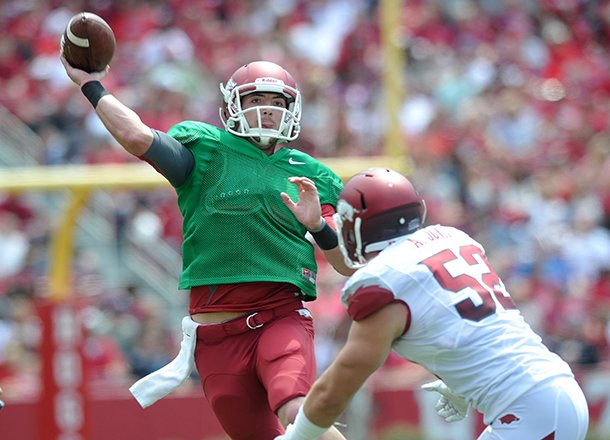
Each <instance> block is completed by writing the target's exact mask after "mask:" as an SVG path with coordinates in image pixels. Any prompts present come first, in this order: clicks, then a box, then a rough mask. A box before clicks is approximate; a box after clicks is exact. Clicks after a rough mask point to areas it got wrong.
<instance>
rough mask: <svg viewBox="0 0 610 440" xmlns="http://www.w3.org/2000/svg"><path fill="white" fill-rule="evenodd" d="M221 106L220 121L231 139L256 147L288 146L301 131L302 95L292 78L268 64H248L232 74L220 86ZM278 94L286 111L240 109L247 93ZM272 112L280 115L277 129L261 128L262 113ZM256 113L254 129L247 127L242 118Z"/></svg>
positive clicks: (276, 109)
mask: <svg viewBox="0 0 610 440" xmlns="http://www.w3.org/2000/svg"><path fill="white" fill-rule="evenodd" d="M220 91H221V92H222V96H223V98H224V103H223V105H222V106H221V107H220V109H219V115H220V120H221V121H222V123H223V125H224V127H225V129H226V130H227V131H228V132H229V133H233V134H234V135H237V136H241V137H247V138H251V140H252V141H253V142H255V143H257V144H259V145H262V146H268V145H270V144H272V143H273V142H276V141H280V142H290V141H293V140H295V139H296V138H297V137H298V136H299V132H300V130H301V125H300V120H301V93H300V92H299V89H298V87H297V84H296V82H295V81H294V79H293V78H292V75H290V73H288V72H287V71H286V70H285V69H284V68H283V67H281V66H279V65H277V64H275V63H271V62H269V61H254V62H251V63H248V64H246V65H244V66H242V67H240V68H239V69H237V70H236V71H235V73H233V75H231V78H230V79H229V81H227V83H226V84H222V83H221V84H220ZM254 92H259V93H281V94H282V95H283V96H284V97H286V104H287V105H286V108H280V107H274V106H257V107H252V108H248V109H245V110H244V109H243V108H242V97H243V96H245V95H247V94H249V93H254ZM268 109H272V110H274V111H276V112H282V113H281V114H282V116H281V118H280V125H279V127H278V128H277V129H274V128H263V125H262V117H261V116H262V113H261V112H262V111H264V110H268ZM250 112H256V114H257V117H256V120H257V121H258V124H257V126H255V127H250V125H249V124H248V121H247V120H246V117H245V115H246V114H248V113H250Z"/></svg>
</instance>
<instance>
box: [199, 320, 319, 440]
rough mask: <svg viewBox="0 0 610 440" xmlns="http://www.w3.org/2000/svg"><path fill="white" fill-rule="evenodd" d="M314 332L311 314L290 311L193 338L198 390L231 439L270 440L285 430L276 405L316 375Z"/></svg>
mask: <svg viewBox="0 0 610 440" xmlns="http://www.w3.org/2000/svg"><path fill="white" fill-rule="evenodd" d="M306 315H308V313H306ZM240 319H243V318H240ZM313 336H314V332H313V322H312V319H311V317H310V316H303V315H302V314H300V313H299V312H298V311H293V312H290V313H289V314H287V315H285V316H282V317H279V318H276V319H275V320H273V321H270V322H267V323H265V324H264V325H263V326H262V327H260V328H256V329H253V330H248V331H246V332H244V333H242V334H239V335H232V336H226V337H224V338H223V339H222V340H220V341H213V343H209V342H208V343H206V341H204V340H202V339H198V340H197V346H196V350H195V360H196V365H197V371H198V372H199V375H200V376H201V382H202V386H203V391H204V393H205V396H206V398H207V400H208V402H209V403H210V405H211V407H212V409H213V411H214V413H215V414H216V417H217V418H218V420H219V421H220V424H221V425H222V427H223V429H224V430H225V431H226V433H227V434H228V435H229V436H230V437H231V438H232V439H233V440H270V439H273V438H275V436H278V435H280V434H282V433H283V432H284V428H283V427H282V424H281V423H280V420H279V418H278V417H277V415H276V412H277V410H278V409H279V408H280V407H281V406H282V405H283V404H285V403H286V402H288V401H290V400H292V399H293V398H295V397H299V396H305V395H306V394H307V391H308V390H309V388H310V387H311V385H312V383H313V381H314V380H315V378H316V363H315V353H314V345H313Z"/></svg>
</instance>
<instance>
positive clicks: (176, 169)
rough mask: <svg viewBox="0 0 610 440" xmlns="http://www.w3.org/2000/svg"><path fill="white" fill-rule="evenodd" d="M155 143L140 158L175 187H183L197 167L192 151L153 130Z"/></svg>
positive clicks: (168, 136)
mask: <svg viewBox="0 0 610 440" xmlns="http://www.w3.org/2000/svg"><path fill="white" fill-rule="evenodd" d="M152 134H153V141H152V144H150V147H149V148H148V150H147V151H146V153H144V154H143V155H142V156H141V157H140V158H141V159H143V160H145V161H146V162H148V163H150V164H151V165H152V166H153V167H155V169H156V170H157V171H158V172H159V173H161V174H162V175H163V176H164V177H165V178H166V179H167V180H168V181H169V183H171V184H172V186H173V187H178V186H180V185H182V184H183V183H184V182H185V181H186V179H187V178H188V176H189V174H190V173H191V171H192V170H193V166H194V165H195V158H194V157H193V153H192V152H191V150H189V149H188V148H186V147H185V146H184V145H182V144H181V143H180V142H178V141H177V140H176V139H174V138H173V137H171V136H170V135H168V134H167V133H163V132H162V131H159V130H152Z"/></svg>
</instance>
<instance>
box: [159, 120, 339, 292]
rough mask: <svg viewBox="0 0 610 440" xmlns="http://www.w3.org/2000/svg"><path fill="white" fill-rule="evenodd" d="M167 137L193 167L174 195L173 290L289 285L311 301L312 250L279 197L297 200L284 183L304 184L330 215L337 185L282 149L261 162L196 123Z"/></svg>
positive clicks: (252, 150)
mask: <svg viewBox="0 0 610 440" xmlns="http://www.w3.org/2000/svg"><path fill="white" fill-rule="evenodd" d="M168 134H169V135H170V136H172V137H174V138H175V139H177V140H178V141H179V142H180V143H182V144H183V145H185V146H186V147H187V148H189V149H190V150H191V151H192V153H193V155H194V157H195V166H194V169H193V171H192V172H191V175H190V176H189V177H188V179H187V180H186V181H185V182H184V183H183V184H182V185H180V186H179V187H177V188H176V191H177V193H178V205H179V207H180V211H181V213H182V215H183V218H184V220H183V227H182V229H183V236H184V242H183V244H182V258H183V267H182V275H181V277H180V288H181V289H189V288H191V287H193V286H200V285H211V284H228V283H242V282H257V281H274V282H288V283H291V284H294V285H295V286H297V287H298V288H299V289H300V290H301V292H302V293H303V295H304V298H303V299H304V300H312V299H314V298H315V297H316V284H315V283H316V271H317V266H316V261H315V258H314V248H313V246H312V244H311V243H310V242H309V241H308V240H307V239H306V238H305V234H306V232H307V231H306V229H305V227H304V226H303V225H302V224H301V223H299V222H298V221H297V220H296V219H295V217H294V215H293V214H292V213H291V212H290V210H289V209H288V208H286V206H285V205H284V202H283V201H282V198H281V196H280V192H282V191H283V192H286V193H287V194H289V195H290V197H291V198H292V199H293V200H298V190H297V187H296V185H294V184H292V183H290V182H288V177H291V176H305V177H308V178H310V179H311V180H313V181H314V182H315V184H316V186H317V188H318V194H319V196H320V202H321V203H322V204H323V205H324V204H329V205H332V206H334V207H336V205H337V200H338V198H339V193H340V192H341V189H342V188H343V184H342V182H341V179H340V178H339V177H338V176H337V175H336V174H334V173H333V172H332V171H331V170H330V169H329V168H328V167H327V166H325V165H324V164H322V163H320V162H319V161H317V160H316V159H314V158H312V157H311V156H309V155H307V154H305V153H303V152H301V151H298V150H293V149H289V148H282V149H280V150H278V151H276V152H275V153H274V154H272V155H271V156H267V155H266V154H265V153H263V152H262V151H261V150H260V149H259V148H257V147H256V146H255V145H253V144H251V143H250V142H248V141H247V140H246V139H243V138H240V137H237V136H234V135H232V134H230V133H228V132H226V131H224V130H222V129H220V128H218V127H214V126H212V125H209V124H205V123H202V122H193V121H185V122H182V123H180V124H178V125H176V126H174V127H172V128H171V129H170V130H169V132H168Z"/></svg>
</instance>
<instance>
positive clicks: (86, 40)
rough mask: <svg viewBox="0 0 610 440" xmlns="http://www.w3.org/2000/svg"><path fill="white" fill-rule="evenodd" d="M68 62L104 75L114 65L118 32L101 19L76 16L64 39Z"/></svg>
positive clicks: (63, 50) (72, 19)
mask: <svg viewBox="0 0 610 440" xmlns="http://www.w3.org/2000/svg"><path fill="white" fill-rule="evenodd" d="M61 47H62V52H63V54H64V57H65V58H66V61H68V63H69V64H70V65H71V66H72V67H76V68H77V69H81V70H84V71H85V72H89V73H91V72H100V71H102V70H104V69H105V68H106V66H108V65H109V64H110V62H111V61H112V57H113V56H114V51H115V49H116V39H115V38H114V32H113V31H112V29H111V28H110V26H109V25H108V23H106V22H105V21H104V20H103V19H102V18H101V17H100V16H98V15H96V14H93V13H91V12H81V13H79V14H76V15H75V16H73V17H72V18H71V19H70V21H69V22H68V25H67V26H66V30H65V31H64V33H63V35H62V36H61Z"/></svg>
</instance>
